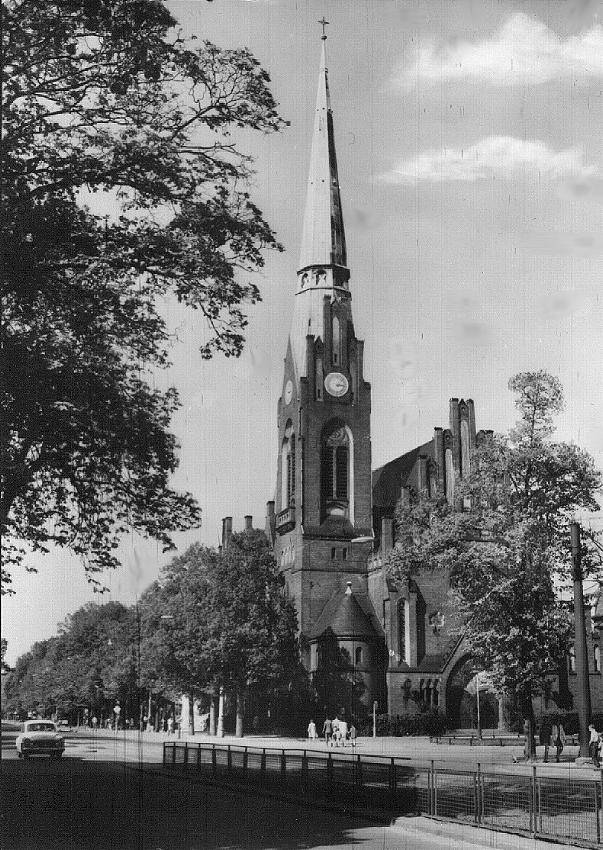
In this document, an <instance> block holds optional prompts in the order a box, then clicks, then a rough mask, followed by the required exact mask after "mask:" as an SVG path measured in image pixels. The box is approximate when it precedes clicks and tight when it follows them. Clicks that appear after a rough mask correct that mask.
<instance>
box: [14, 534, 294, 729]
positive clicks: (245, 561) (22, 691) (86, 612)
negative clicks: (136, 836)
mask: <svg viewBox="0 0 603 850" xmlns="http://www.w3.org/2000/svg"><path fill="white" fill-rule="evenodd" d="M298 659H299V652H298V646H297V638H296V616H295V611H294V609H293V607H292V606H291V605H290V603H288V602H287V601H286V600H285V599H284V597H283V595H282V593H281V580H280V577H279V573H278V570H277V567H276V564H275V562H274V559H273V558H272V556H271V554H270V551H269V549H268V543H267V540H266V538H265V536H264V535H263V534H262V533H261V532H259V531H253V530H250V531H247V532H244V533H242V534H238V535H234V536H233V538H232V541H231V544H230V545H229V547H228V548H227V549H226V551H224V552H221V551H216V550H213V549H207V548H205V547H202V546H200V545H198V544H195V545H193V546H191V547H190V548H189V549H188V550H187V551H186V552H185V553H184V554H183V555H182V556H180V557H177V558H175V559H174V560H173V561H172V562H171V563H170V564H168V565H167V566H166V568H165V569H164V570H163V572H162V574H161V576H160V578H159V580H158V581H156V582H155V583H154V584H152V585H151V586H150V587H149V588H148V589H147V590H146V592H145V593H144V594H143V596H142V597H141V599H140V601H139V603H138V604H137V605H135V606H124V605H122V604H120V603H117V602H109V603H107V604H105V605H97V604H89V605H86V606H84V607H83V608H81V609H80V610H79V611H76V612H75V613H74V614H72V615H70V616H69V617H68V618H67V619H66V620H65V622H64V623H63V624H62V625H61V627H60V629H59V634H58V635H56V636H55V637H52V638H50V639H49V640H46V641H42V642H40V643H36V644H35V645H34V646H33V647H32V649H31V651H30V652H28V653H27V654H26V655H23V656H21V657H20V658H19V659H18V661H17V663H16V665H15V669H14V670H13V671H12V672H11V673H9V675H8V678H7V681H6V684H5V694H6V705H5V708H6V710H8V711H14V712H17V713H20V714H23V713H24V712H27V711H32V710H33V711H37V712H38V713H40V714H45V715H48V714H53V713H56V714H58V715H59V716H68V717H70V718H72V719H75V717H77V716H79V715H81V714H82V709H83V708H85V709H86V712H87V714H88V716H89V717H92V716H93V715H96V716H97V718H98V719H99V720H102V718H103V717H108V716H111V712H112V708H113V706H114V704H115V702H116V701H119V703H120V707H121V709H122V717H123V718H132V719H134V721H135V722H136V723H139V722H140V721H141V719H142V717H143V715H145V714H146V713H147V712H148V706H149V703H148V695H149V694H151V695H153V696H152V702H151V705H152V706H154V707H155V709H156V708H157V707H158V706H159V705H160V702H161V701H162V700H163V701H164V702H165V701H166V700H168V701H171V700H176V699H177V697H178V696H179V695H180V694H182V693H185V694H187V695H189V696H190V698H191V699H190V703H191V704H192V701H193V699H200V700H201V701H202V702H204V703H206V704H208V703H210V702H211V700H212V699H213V698H214V697H215V695H216V694H217V693H219V691H220V689H222V690H223V691H226V692H227V693H228V694H229V695H232V698H233V701H234V703H235V704H236V731H237V733H238V734H242V733H243V719H244V707H245V704H246V699H247V698H248V696H249V694H250V693H252V694H253V695H254V697H255V698H256V699H258V698H259V697H260V696H261V695H268V694H271V693H272V692H274V690H275V689H276V688H278V689H280V690H284V691H285V692H288V691H289V690H291V689H292V688H293V685H294V684H297V685H298V686H299V685H300V684H303V682H304V676H303V673H302V671H301V668H300V665H299V660H298ZM152 711H153V713H154V714H155V717H154V718H153V719H154V720H155V719H156V714H157V712H156V711H154V710H153V709H152Z"/></svg>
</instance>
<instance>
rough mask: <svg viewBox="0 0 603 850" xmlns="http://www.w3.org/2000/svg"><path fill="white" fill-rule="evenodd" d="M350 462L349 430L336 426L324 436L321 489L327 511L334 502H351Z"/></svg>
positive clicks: (343, 503)
mask: <svg viewBox="0 0 603 850" xmlns="http://www.w3.org/2000/svg"><path fill="white" fill-rule="evenodd" d="M349 464H350V447H349V439H348V434H347V431H346V429H345V428H344V427H338V428H335V429H334V430H333V431H331V433H330V434H328V435H327V436H326V438H323V444H322V452H321V479H322V480H321V485H322V487H321V489H322V498H323V506H324V510H325V512H327V513H328V512H329V505H330V504H332V503H333V502H340V503H342V505H345V506H347V504H348V502H349V477H350V476H349Z"/></svg>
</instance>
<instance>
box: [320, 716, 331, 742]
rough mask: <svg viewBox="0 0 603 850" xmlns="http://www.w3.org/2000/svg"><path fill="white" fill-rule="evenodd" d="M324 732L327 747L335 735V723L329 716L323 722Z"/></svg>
mask: <svg viewBox="0 0 603 850" xmlns="http://www.w3.org/2000/svg"><path fill="white" fill-rule="evenodd" d="M322 734H323V735H324V739H325V744H326V745H327V747H328V746H329V744H330V743H331V739H332V737H333V724H332V722H331V721H330V720H329V718H328V717H327V719H326V720H325V722H324V723H323V724H322Z"/></svg>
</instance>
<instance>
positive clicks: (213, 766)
mask: <svg viewBox="0 0 603 850" xmlns="http://www.w3.org/2000/svg"><path fill="white" fill-rule="evenodd" d="M217 771H218V761H217V759H216V745H215V744H212V748H211V772H212V774H213V775H214V776H215V775H216V773H217Z"/></svg>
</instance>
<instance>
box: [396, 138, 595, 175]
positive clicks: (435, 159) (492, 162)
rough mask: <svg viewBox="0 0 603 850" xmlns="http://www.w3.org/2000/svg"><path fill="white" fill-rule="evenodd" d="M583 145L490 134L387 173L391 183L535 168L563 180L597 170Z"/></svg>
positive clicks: (425, 154) (435, 151)
mask: <svg viewBox="0 0 603 850" xmlns="http://www.w3.org/2000/svg"><path fill="white" fill-rule="evenodd" d="M582 160H583V157H582V152H581V151H580V149H579V148H566V149H565V150H560V151H555V150H552V149H551V148H550V147H549V146H548V145H547V144H546V142H542V141H540V140H538V139H535V140H533V141H529V140H525V139H516V138H513V137H512V136H487V137H486V138H484V139H480V140H479V141H478V142H476V143H475V144H473V145H469V146H468V147H466V148H443V149H441V150H438V149H436V148H431V149H429V150H426V151H424V152H423V153H421V154H418V155H417V156H415V157H412V158H410V159H406V160H403V161H402V162H401V163H399V164H398V165H397V166H396V167H395V168H394V169H393V170H392V171H390V172H388V173H387V174H383V175H382V176H381V179H382V180H384V181H385V182H387V183H416V182H417V181H419V180H428V181H430V182H432V183H443V182H449V181H468V182H474V181H476V180H483V179H487V178H493V177H496V176H497V175H500V176H504V177H511V176H513V175H514V174H516V173H524V174H525V173H526V172H533V173H536V174H539V175H540V176H541V177H544V178H548V179H551V180H559V179H562V178H565V177H573V178H576V177H586V176H589V175H592V174H595V173H597V169H596V168H595V167H594V166H585V165H584V164H583V161H582Z"/></svg>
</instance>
